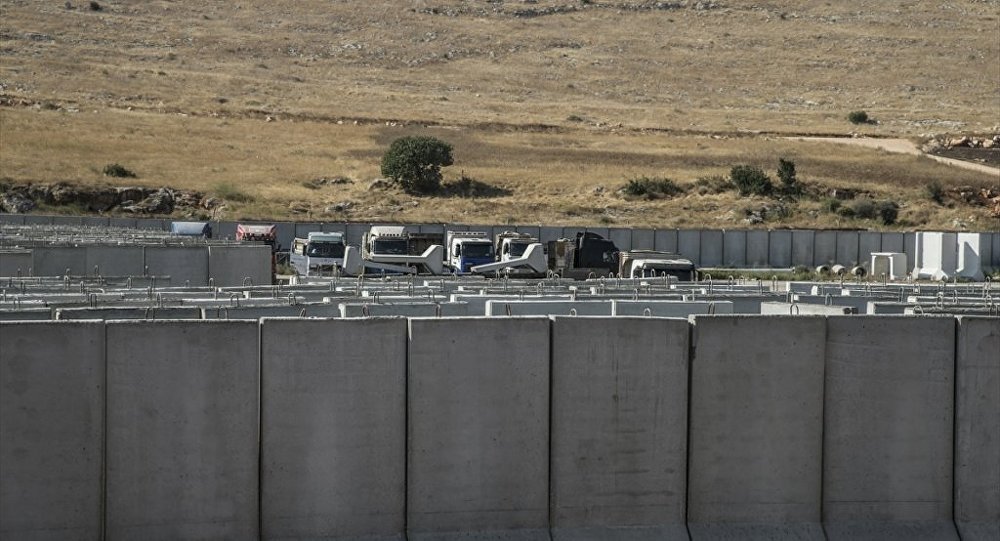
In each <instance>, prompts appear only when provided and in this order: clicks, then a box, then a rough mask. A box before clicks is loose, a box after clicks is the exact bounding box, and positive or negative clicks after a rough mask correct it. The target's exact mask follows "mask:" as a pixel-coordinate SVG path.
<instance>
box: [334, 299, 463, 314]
mask: <svg viewBox="0 0 1000 541" xmlns="http://www.w3.org/2000/svg"><path fill="white" fill-rule="evenodd" d="M338 309H339V310H340V313H339V314H338V316H339V317H379V316H405V317H438V315H440V316H442V317H458V316H469V315H476V316H480V315H482V313H481V312H479V311H477V312H476V313H475V314H470V313H469V304H468V303H465V302H441V303H431V302H393V303H370V302H369V303H358V302H354V301H351V302H342V303H340V304H339V305H338Z"/></svg>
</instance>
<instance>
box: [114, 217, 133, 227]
mask: <svg viewBox="0 0 1000 541" xmlns="http://www.w3.org/2000/svg"><path fill="white" fill-rule="evenodd" d="M135 220H136V219H135V218H121V217H116V216H113V217H111V218H109V219H108V225H110V226H111V227H122V228H125V229H136V226H135V224H136V221H135Z"/></svg>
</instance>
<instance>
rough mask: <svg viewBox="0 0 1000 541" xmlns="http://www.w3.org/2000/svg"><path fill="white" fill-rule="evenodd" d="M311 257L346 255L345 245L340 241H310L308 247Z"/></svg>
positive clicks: (308, 253) (307, 251)
mask: <svg viewBox="0 0 1000 541" xmlns="http://www.w3.org/2000/svg"><path fill="white" fill-rule="evenodd" d="M306 255H307V256H309V257H344V245H343V244H341V243H339V242H310V243H309V246H307V247H306Z"/></svg>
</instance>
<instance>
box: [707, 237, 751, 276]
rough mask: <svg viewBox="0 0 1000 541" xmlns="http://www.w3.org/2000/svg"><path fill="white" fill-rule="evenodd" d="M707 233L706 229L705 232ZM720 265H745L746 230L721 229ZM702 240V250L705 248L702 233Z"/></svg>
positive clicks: (736, 266)
mask: <svg viewBox="0 0 1000 541" xmlns="http://www.w3.org/2000/svg"><path fill="white" fill-rule="evenodd" d="M705 233H707V231H706V232H705ZM722 235H723V236H722V259H721V261H722V266H723V267H735V268H743V267H746V266H747V232H746V231H723V232H722ZM702 238H703V240H702V250H704V249H705V241H704V234H703V237H702Z"/></svg>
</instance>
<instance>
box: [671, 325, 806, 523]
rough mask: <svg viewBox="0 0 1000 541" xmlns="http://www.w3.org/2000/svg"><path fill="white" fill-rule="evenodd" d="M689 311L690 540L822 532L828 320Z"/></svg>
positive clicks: (688, 517)
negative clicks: (692, 313) (691, 328)
mask: <svg viewBox="0 0 1000 541" xmlns="http://www.w3.org/2000/svg"><path fill="white" fill-rule="evenodd" d="M693 319H694V335H693V336H694V338H693V340H694V344H695V349H694V356H693V358H692V360H691V390H690V392H691V400H690V404H691V406H690V408H691V409H690V423H691V427H690V438H691V439H690V443H689V445H690V452H689V454H688V456H689V464H688V511H687V520H688V529H689V531H690V533H691V538H692V539H695V540H699V539H737V538H739V539H823V530H822V527H821V525H820V495H821V479H822V453H823V450H822V444H823V356H824V355H823V354H824V347H825V328H826V327H825V326H826V320H825V319H824V318H822V317H808V316H769V317H754V316H699V317H695V318H693ZM762 335H769V336H773V339H769V340H761V336H762Z"/></svg>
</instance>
